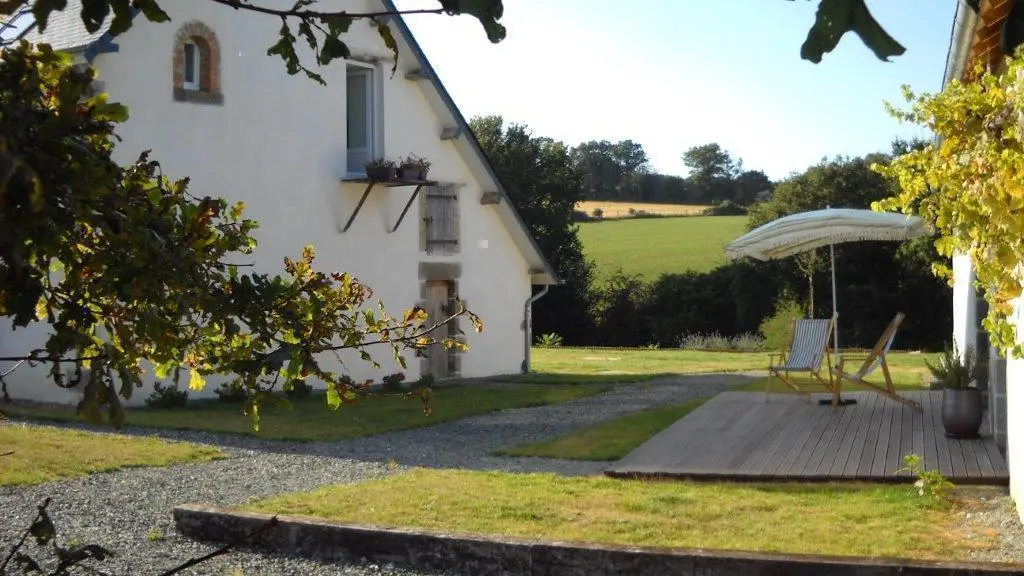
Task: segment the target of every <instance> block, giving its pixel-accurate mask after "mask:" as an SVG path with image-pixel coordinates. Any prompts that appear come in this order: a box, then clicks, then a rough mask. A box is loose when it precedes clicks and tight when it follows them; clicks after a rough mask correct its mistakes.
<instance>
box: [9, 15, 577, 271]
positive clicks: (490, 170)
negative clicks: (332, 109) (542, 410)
mask: <svg viewBox="0 0 1024 576" xmlns="http://www.w3.org/2000/svg"><path fill="white" fill-rule="evenodd" d="M170 1H175V0H170ZM381 2H382V3H383V4H384V7H385V9H386V10H388V11H395V12H397V11H398V8H397V7H396V6H395V4H394V2H393V1H392V0H381ZM81 9H82V1H81V0H67V7H66V8H65V9H64V10H62V11H60V12H56V11H55V12H53V13H51V14H50V19H49V21H48V23H47V26H46V31H45V32H42V33H40V32H39V31H38V30H37V29H36V27H35V26H33V27H31V29H29V30H28V31H27V32H26V33H25V35H24V38H25V39H26V40H28V41H30V42H33V43H44V42H45V43H48V44H50V45H51V46H53V47H54V49H57V50H68V51H78V50H84V51H85V52H86V56H87V57H89V58H90V59H91V55H92V54H94V53H95V52H96V49H97V48H98V47H100V46H104V45H110V44H111V41H112V38H111V37H110V36H109V35H108V34H107V33H106V31H107V30H108V29H109V26H110V24H109V19H108V20H107V22H104V24H103V26H101V27H100V29H99V30H97V31H96V32H94V33H89V32H88V31H86V29H85V25H84V24H83V23H82V19H81V15H80V14H81ZM392 22H393V23H394V24H395V28H397V30H398V32H399V34H398V37H397V38H396V39H397V40H398V43H399V63H400V64H401V63H402V61H403V59H406V60H407V61H408V60H411V61H412V62H415V64H416V65H415V66H414V67H412V68H418V69H419V70H420V76H421V77H422V78H423V79H424V84H423V85H424V86H425V87H428V88H427V89H425V90H424V91H423V92H424V95H425V96H426V98H427V101H428V102H429V103H430V106H431V108H432V109H433V110H434V113H435V114H437V115H438V117H439V118H440V119H441V120H442V121H443V122H444V121H447V122H450V123H452V124H454V125H455V127H456V128H457V137H456V138H455V139H454V140H453V141H452V142H453V144H454V146H455V147H456V148H457V149H458V151H459V153H460V154H461V155H462V157H463V160H464V161H465V162H466V165H467V166H468V167H469V169H470V171H471V172H472V173H473V176H474V177H476V178H477V180H478V181H479V182H481V184H482V185H483V187H484V189H485V192H486V191H487V189H488V188H491V189H492V191H495V192H497V193H498V195H499V196H500V198H499V201H498V203H497V204H493V205H492V206H493V207H494V209H495V210H496V211H497V213H498V217H499V218H500V219H501V221H502V223H503V224H504V225H505V228H506V229H507V230H508V232H509V235H510V236H511V237H512V241H513V242H514V243H515V245H516V247H517V248H518V249H519V251H520V253H521V254H522V255H523V257H524V259H525V260H526V261H527V264H528V265H529V267H530V270H529V272H530V277H531V280H532V282H533V283H534V284H559V283H560V280H559V278H558V274H557V272H555V269H554V267H552V266H551V263H550V262H548V259H547V258H546V257H545V256H544V253H543V252H541V250H540V247H539V246H538V245H537V241H536V239H535V238H534V237H533V234H532V233H531V232H530V229H529V227H528V226H527V225H526V222H524V221H523V218H522V216H520V215H519V212H518V211H517V210H516V208H515V206H513V205H512V202H511V200H510V199H509V196H508V193H507V192H506V190H505V187H504V186H503V185H502V183H501V180H500V179H499V178H498V175H497V173H496V172H495V171H494V166H492V165H491V161H490V160H489V159H488V158H487V155H486V154H485V153H484V151H483V148H482V147H481V146H480V142H479V140H477V138H476V136H475V135H474V134H473V132H472V130H470V128H469V124H468V122H466V118H465V117H464V116H463V115H462V112H461V111H459V108H458V107H457V106H456V105H455V101H454V100H452V97H451V95H450V94H448V90H447V89H446V88H445V87H444V85H443V84H442V83H441V80H440V78H438V76H437V73H436V72H435V71H434V68H433V66H431V65H430V61H429V60H427V56H426V54H424V52H423V49H422V48H421V47H420V45H419V43H417V42H416V39H415V38H414V37H413V34H412V31H411V30H410V29H409V27H408V25H406V23H405V21H404V20H403V19H402V17H401V16H394V17H392Z"/></svg>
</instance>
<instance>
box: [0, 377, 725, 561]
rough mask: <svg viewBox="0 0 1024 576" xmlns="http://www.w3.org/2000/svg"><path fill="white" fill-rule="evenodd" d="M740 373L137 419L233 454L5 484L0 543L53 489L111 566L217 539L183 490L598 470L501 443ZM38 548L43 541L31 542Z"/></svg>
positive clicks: (202, 499)
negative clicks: (532, 394)
mask: <svg viewBox="0 0 1024 576" xmlns="http://www.w3.org/2000/svg"><path fill="white" fill-rule="evenodd" d="M742 378H743V377H741V376H722V375H713V376H693V377H678V378H672V379H665V380H658V381H653V382H650V383H646V384H632V385H623V386H619V387H617V388H616V389H615V390H613V391H611V392H608V393H605V394H601V395H598V396H594V397H590V398H585V399H581V400H574V401H571V402H565V403H562V404H555V405H550V406H541V407H536V408H523V409H517V410H507V411H503V412H497V413H493V414H487V415H481V416H474V417H471V418H466V419H463V420H457V421H454V422H448V423H445V424H440V425H437V426H433V427H430V428H425V429H418V430H408V431H404V432H394V433H391V434H383V435H379V436H372V437H367V438H359V439H354V440H348V441H342V442H330V443H316V444H300V443H288V442H269V441H259V440H255V439H252V438H246V437H241V436H218V435H214V434H206V433H196V432H179V431H161V432H159V433H155V432H154V431H152V430H144V429H134V430H128V431H127V433H130V434H139V435H159V436H161V437H164V438H168V439H179V440H188V441H192V442H199V443H204V444H211V445H216V446H219V447H221V448H222V450H223V451H224V453H225V455H226V456H227V458H226V459H224V460H220V461H214V462H207V463H201V464H189V465H182V466H173V467H169V468H139V469H129V470H122V471H118V472H112V473H107V474H94V475H91V476H87V477H84V478H79V479H75V480H70V481H66V482H55V483H51V484H45V485H41V486H34V487H28V488H11V487H7V488H2V487H0V511H3V516H2V519H3V521H2V522H0V543H3V544H4V545H5V546H4V547H5V548H6V544H7V543H11V542H14V541H16V539H17V538H18V537H20V533H21V531H23V530H24V528H25V527H26V526H27V525H28V523H29V522H30V521H31V519H32V517H33V515H34V514H35V505H36V504H38V503H39V502H41V501H42V500H43V499H44V498H45V497H51V498H52V500H53V503H52V504H51V505H50V511H51V514H52V516H53V518H54V521H55V522H56V524H57V528H58V535H59V537H60V539H61V540H62V541H64V542H66V541H68V540H77V541H79V542H82V543H99V544H103V545H105V546H107V547H108V548H110V549H112V550H114V551H116V552H118V553H119V555H118V557H116V558H113V559H111V560H108V561H106V562H103V563H102V567H103V569H104V571H106V572H110V573H112V574H125V575H127V574H138V575H142V574H158V573H159V572H161V571H162V570H165V569H167V568H169V567H172V566H175V565H176V564H178V563H180V562H182V561H184V560H186V559H188V558H190V557H193V556H199V555H202V554H206V553H208V552H210V551H212V550H213V549H214V548H213V547H211V546H209V545H207V544H203V543H198V542H193V541H190V540H187V539H185V538H182V537H180V536H178V535H177V533H176V532H175V530H174V528H173V525H172V523H171V509H172V508H173V507H174V506H176V505H178V504H182V503H185V502H198V503H204V504H214V505H234V504H240V503H243V502H246V501H249V500H253V499H258V498H264V497H267V496H270V495H274V494H279V493H282V492H294V491H299V490H309V489H312V488H315V487H318V486H322V485H326V484H337V483H345V482H358V481H361V480H366V479H369V478H374V477H379V476H381V475H383V474H385V473H386V471H387V468H388V462H389V461H392V460H393V461H394V462H396V463H398V464H399V465H401V466H431V467H445V468H452V467H457V468H469V469H499V470H511V471H551V472H558V473H561V474H594V473H598V472H599V471H600V470H601V469H602V468H603V467H604V464H602V463H595V462H571V461H564V460H545V459H538V458H501V457H494V456H491V455H490V453H491V452H493V451H494V450H497V449H500V448H504V447H511V446H515V445H518V444H521V443H524V442H533V441H539V440H544V439H548V438H553V437H556V436H559V435H561V434H565V433H567V432H571V431H573V430H576V429H578V428H580V427H583V426H586V425H588V424H592V423H594V422H598V421H601V420H607V419H610V418H614V417H617V416H620V415H623V414H628V413H632V412H636V411H639V410H643V409H646V408H652V407H660V406H665V405H669V404H678V403H682V402H686V401H688V400H692V399H695V398H700V397H703V396H710V395H712V394H716V393H718V392H720V391H722V390H724V389H725V388H726V387H728V386H730V385H733V384H736V383H738V382H740V381H741V379H742ZM29 548H30V550H31V548H34V546H30V547H29ZM185 573H186V574H217V575H224V576H227V575H232V574H246V575H249V574H262V575H276V574H281V575H284V574H342V575H360V576H362V575H367V576H369V575H381V574H401V575H407V574H414V572H409V571H406V570H402V569H398V568H395V567H393V566H375V565H371V564H366V563H363V564H356V565H352V564H345V563H321V562H317V561H313V560H305V559H298V558H290V557H285V556H276V555H269V554H263V553H256V552H248V551H235V552H232V553H231V554H229V555H228V556H225V557H221V558H217V559H215V560H213V561H210V562H207V563H204V564H202V565H200V566H198V567H196V569H195V571H191V572H185Z"/></svg>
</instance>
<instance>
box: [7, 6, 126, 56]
mask: <svg viewBox="0 0 1024 576" xmlns="http://www.w3.org/2000/svg"><path fill="white" fill-rule="evenodd" d="M110 22H111V19H110V18H108V19H107V20H106V21H104V22H103V24H102V25H100V27H99V29H98V30H96V31H95V32H89V31H88V30H86V29H85V24H83V23H82V0H67V6H66V7H65V8H64V9H63V10H61V11H59V12H58V11H53V12H51V13H50V17H49V18H48V19H47V21H46V31H45V32H40V31H39V28H38V27H37V26H35V25H33V26H32V27H31V28H29V29H28V30H27V31H26V32H25V34H24V35H23V36H22V38H24V39H25V40H28V41H29V42H31V43H33V44H39V43H43V42H45V43H47V44H49V45H50V46H52V47H53V49H54V50H68V51H75V50H80V49H84V48H85V47H87V46H89V45H90V44H92V43H94V42H97V41H99V40H100V38H103V35H104V34H106V33H107V30H108V29H109V28H110Z"/></svg>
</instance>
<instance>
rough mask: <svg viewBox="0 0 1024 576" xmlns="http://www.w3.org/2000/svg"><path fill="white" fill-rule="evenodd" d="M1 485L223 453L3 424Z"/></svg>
mask: <svg viewBox="0 0 1024 576" xmlns="http://www.w3.org/2000/svg"><path fill="white" fill-rule="evenodd" d="M8 452H13V453H12V454H9V455H7V456H2V457H0V486H22V485H28V484H41V483H43V482H53V481H56V480H66V479H68V478H75V477H78V476H85V475H87V474H93V473H96V472H110V471H113V470H119V469H121V468H134V467H140V466H170V465H172V464H185V463H188V462H201V461H205V460H211V459H215V458H221V457H222V455H221V453H220V451H219V450H217V449H215V448H210V447H206V446H197V445H195V444H187V443H184V442H166V441H164V440H158V439H155V438H136V437H131V436H123V435H119V434H95V433H91V432H81V431H77V430H61V429H58V428H49V427H38V426H32V427H29V426H24V425H20V424H14V423H9V422H5V423H0V454H5V453H8Z"/></svg>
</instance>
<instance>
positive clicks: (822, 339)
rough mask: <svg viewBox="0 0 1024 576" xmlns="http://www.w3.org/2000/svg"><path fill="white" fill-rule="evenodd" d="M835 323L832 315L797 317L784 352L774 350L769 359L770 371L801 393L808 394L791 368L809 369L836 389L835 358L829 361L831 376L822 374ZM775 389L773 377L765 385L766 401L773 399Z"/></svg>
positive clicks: (823, 381)
mask: <svg viewBox="0 0 1024 576" xmlns="http://www.w3.org/2000/svg"><path fill="white" fill-rule="evenodd" d="M834 327H835V323H834V321H833V319H832V318H802V319H800V320H794V321H793V330H792V331H791V334H792V336H791V337H790V341H789V344H788V345H787V346H786V347H784V348H783V349H782V352H781V353H780V354H778V355H776V354H772V356H771V357H770V359H769V360H768V372H769V373H770V374H771V375H772V376H777V377H778V378H779V380H782V381H783V382H784V383H785V384H786V385H787V386H789V387H790V388H792V389H793V390H795V391H796V392H798V393H800V394H807V392H806V391H805V390H802V389H801V388H800V387H799V386H798V385H797V384H796V382H795V381H793V377H792V376H791V375H790V373H791V372H806V373H808V374H810V375H811V376H813V377H814V378H816V379H817V380H818V381H819V382H821V383H822V384H824V385H825V388H828V389H829V390H833V389H834V385H833V384H832V362H831V361H827V362H825V365H826V366H827V367H828V380H825V379H824V378H822V376H821V361H822V359H823V358H829V338H830V337H831V336H832V330H833V328H834ZM776 358H778V361H776ZM771 391H772V379H771V378H769V379H768V383H767V384H766V385H765V387H764V399H765V402H767V401H768V400H769V399H770V397H771Z"/></svg>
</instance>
